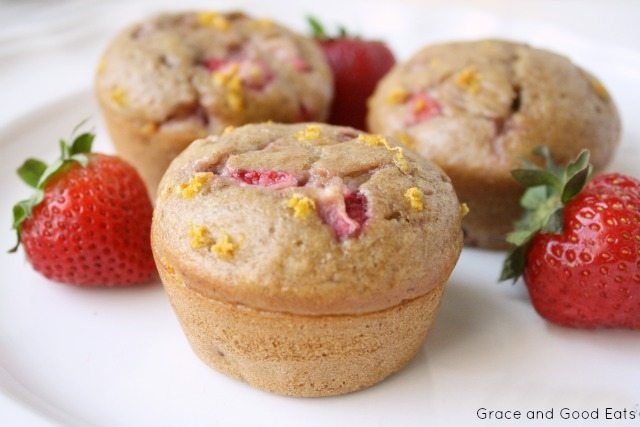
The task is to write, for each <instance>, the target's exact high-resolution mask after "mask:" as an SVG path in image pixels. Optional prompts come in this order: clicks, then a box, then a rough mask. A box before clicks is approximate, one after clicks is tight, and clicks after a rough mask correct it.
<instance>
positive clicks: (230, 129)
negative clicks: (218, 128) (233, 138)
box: [222, 125, 236, 135]
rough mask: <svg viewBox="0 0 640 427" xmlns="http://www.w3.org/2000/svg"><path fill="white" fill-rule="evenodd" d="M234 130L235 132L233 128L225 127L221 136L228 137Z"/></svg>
mask: <svg viewBox="0 0 640 427" xmlns="http://www.w3.org/2000/svg"><path fill="white" fill-rule="evenodd" d="M234 130H236V127H235V126H231V125H229V126H227V127H226V128H224V130H223V131H222V134H223V135H229V134H230V133H231V132H233V131H234Z"/></svg>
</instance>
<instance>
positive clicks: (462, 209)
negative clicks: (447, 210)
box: [460, 203, 469, 218]
mask: <svg viewBox="0 0 640 427" xmlns="http://www.w3.org/2000/svg"><path fill="white" fill-rule="evenodd" d="M460 215H462V218H464V217H465V216H467V215H469V206H468V205H467V204H466V203H463V204H461V205H460Z"/></svg>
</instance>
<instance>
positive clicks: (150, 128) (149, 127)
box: [140, 122, 158, 136]
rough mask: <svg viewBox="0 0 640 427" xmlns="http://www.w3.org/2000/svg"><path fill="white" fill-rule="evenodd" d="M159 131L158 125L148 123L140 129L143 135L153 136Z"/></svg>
mask: <svg viewBox="0 0 640 427" xmlns="http://www.w3.org/2000/svg"><path fill="white" fill-rule="evenodd" d="M157 131H158V125H157V124H156V123H155V122H148V123H147V124H145V125H144V126H142V127H141V128H140V132H142V134H143V135H146V136H151V135H153V134H154V133H156V132H157Z"/></svg>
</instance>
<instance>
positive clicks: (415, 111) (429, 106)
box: [405, 93, 442, 126]
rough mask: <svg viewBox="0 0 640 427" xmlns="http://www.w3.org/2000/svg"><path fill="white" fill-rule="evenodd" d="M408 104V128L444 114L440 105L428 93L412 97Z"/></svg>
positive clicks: (406, 121)
mask: <svg viewBox="0 0 640 427" xmlns="http://www.w3.org/2000/svg"><path fill="white" fill-rule="evenodd" d="M407 104H408V105H409V108H410V109H409V114H408V117H407V118H406V120H405V123H406V124H407V125H408V126H412V125H416V124H418V123H421V122H424V121H426V120H429V119H431V118H433V117H436V116H439V115H441V114H442V107H441V105H440V103H439V102H438V101H436V100H435V99H433V98H432V97H431V96H430V95H429V94H426V93H418V94H414V95H412V96H411V97H409V99H408V100H407Z"/></svg>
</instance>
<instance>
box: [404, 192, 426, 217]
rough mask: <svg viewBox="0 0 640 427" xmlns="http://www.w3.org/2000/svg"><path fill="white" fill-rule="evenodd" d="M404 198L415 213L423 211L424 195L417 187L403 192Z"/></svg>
mask: <svg viewBox="0 0 640 427" xmlns="http://www.w3.org/2000/svg"><path fill="white" fill-rule="evenodd" d="M404 197H405V199H407V200H408V201H409V204H410V205H411V207H412V208H413V209H415V210H417V211H421V210H423V209H424V194H423V193H422V190H420V189H419V188H418V187H411V188H409V189H407V191H405V192H404Z"/></svg>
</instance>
